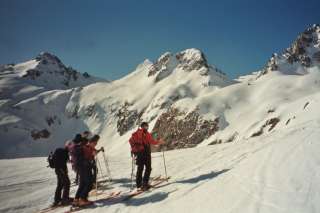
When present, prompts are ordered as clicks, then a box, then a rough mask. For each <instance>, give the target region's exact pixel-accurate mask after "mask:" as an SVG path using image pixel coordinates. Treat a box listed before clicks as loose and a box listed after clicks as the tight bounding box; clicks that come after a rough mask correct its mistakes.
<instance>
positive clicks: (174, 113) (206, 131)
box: [152, 108, 219, 151]
mask: <svg viewBox="0 0 320 213" xmlns="http://www.w3.org/2000/svg"><path fill="white" fill-rule="evenodd" d="M218 130H219V117H217V118H214V119H213V120H206V119H204V118H203V117H202V116H201V115H200V114H199V112H198V111H197V110H194V111H192V112H189V113H187V112H183V111H181V110H179V109H176V108H169V109H168V110H167V111H166V112H165V113H163V114H161V115H160V117H159V118H158V119H157V121H156V123H155V125H154V128H153V129H152V132H156V133H157V135H158V137H160V138H162V139H164V140H165V141H166V144H164V145H162V146H160V147H158V148H154V151H159V150H161V149H162V148H163V149H164V150H172V149H181V148H190V147H195V146H196V145H198V144H199V143H201V142H202V141H203V140H204V139H207V138H209V137H210V136H212V135H213V134H214V133H215V132H217V131H218Z"/></svg>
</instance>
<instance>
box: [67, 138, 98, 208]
mask: <svg viewBox="0 0 320 213" xmlns="http://www.w3.org/2000/svg"><path fill="white" fill-rule="evenodd" d="M99 139H100V136H99V135H94V136H93V137H92V138H91V139H89V141H86V140H83V141H82V142H81V145H80V146H79V147H77V150H76V155H77V171H78V172H79V176H80V183H79V187H78V190H77V193H76V196H75V199H74V202H73V205H76V206H85V205H89V204H91V203H92V202H91V201H89V200H88V195H89V192H90V191H91V189H92V185H93V172H92V171H93V170H92V161H93V160H94V157H95V155H96V154H97V152H98V151H97V150H96V149H95V146H96V145H97V143H98V140H99Z"/></svg>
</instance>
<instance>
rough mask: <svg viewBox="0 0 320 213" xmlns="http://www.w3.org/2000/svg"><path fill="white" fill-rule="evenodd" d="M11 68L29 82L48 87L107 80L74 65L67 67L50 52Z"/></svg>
mask: <svg viewBox="0 0 320 213" xmlns="http://www.w3.org/2000/svg"><path fill="white" fill-rule="evenodd" d="M26 65H27V66H26ZM11 70H12V71H16V72H17V74H19V77H22V78H24V79H25V80H28V81H29V83H31V84H35V85H38V86H43V87H46V88H48V89H68V88H73V87H78V86H85V85H88V84H91V83H94V82H97V81H105V80H103V79H99V78H96V77H92V76H90V75H89V74H88V73H86V72H85V73H83V74H82V73H79V72H77V71H76V70H75V69H73V68H72V67H66V66H65V65H64V64H63V63H62V62H61V60H60V59H59V58H58V57H57V56H55V55H52V54H50V53H48V52H43V53H40V54H39V55H38V56H37V57H36V58H35V59H34V60H31V61H29V62H27V63H22V64H17V65H15V66H12V68H11Z"/></svg>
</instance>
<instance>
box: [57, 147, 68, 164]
mask: <svg viewBox="0 0 320 213" xmlns="http://www.w3.org/2000/svg"><path fill="white" fill-rule="evenodd" d="M68 160H69V152H68V150H67V149H65V148H57V149H56V150H55V151H54V162H55V168H56V169H67V162H68Z"/></svg>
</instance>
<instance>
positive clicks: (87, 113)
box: [84, 104, 95, 117]
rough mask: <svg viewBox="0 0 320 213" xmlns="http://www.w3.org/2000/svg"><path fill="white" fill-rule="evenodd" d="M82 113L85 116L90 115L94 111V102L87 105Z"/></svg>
mask: <svg viewBox="0 0 320 213" xmlns="http://www.w3.org/2000/svg"><path fill="white" fill-rule="evenodd" d="M84 113H85V115H86V116H88V117H91V116H92V115H93V114H94V113H95V104H92V105H89V106H87V107H86V108H85V112H84Z"/></svg>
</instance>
